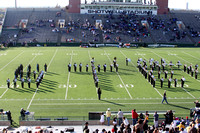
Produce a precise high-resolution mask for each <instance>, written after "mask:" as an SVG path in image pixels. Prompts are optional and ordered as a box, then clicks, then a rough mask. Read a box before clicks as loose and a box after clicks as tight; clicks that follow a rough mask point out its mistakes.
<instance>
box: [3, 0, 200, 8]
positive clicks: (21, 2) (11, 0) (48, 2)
mask: <svg viewBox="0 0 200 133" xmlns="http://www.w3.org/2000/svg"><path fill="white" fill-rule="evenodd" d="M90 1H92V0H88V2H90ZM147 1H148V0H147ZM68 2H69V0H17V6H18V7H55V6H56V5H60V6H61V7H64V6H66V5H68ZM82 2H84V0H82ZM187 2H188V3H189V6H188V7H189V9H192V10H200V6H199V5H200V0H169V8H173V9H186V3H187ZM2 7H3V8H5V7H15V0H0V8H2Z"/></svg>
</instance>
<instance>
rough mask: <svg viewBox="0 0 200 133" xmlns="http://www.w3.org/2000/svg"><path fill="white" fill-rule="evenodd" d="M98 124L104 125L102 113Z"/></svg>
mask: <svg viewBox="0 0 200 133" xmlns="http://www.w3.org/2000/svg"><path fill="white" fill-rule="evenodd" d="M100 123H101V125H104V114H103V112H102V113H101V116H100Z"/></svg>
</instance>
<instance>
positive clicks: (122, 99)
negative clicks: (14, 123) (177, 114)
mask: <svg viewBox="0 0 200 133" xmlns="http://www.w3.org/2000/svg"><path fill="white" fill-rule="evenodd" d="M199 98H200V97H199ZM158 99H162V98H145V99H144V98H133V99H130V98H128V99H127V98H113V99H111V98H104V99H103V100H113V101H119V100H120V101H132V100H158ZM168 99H170V100H182V99H188V100H194V99H196V98H191V97H187V98H186V97H185V98H183V97H179V98H171V97H168ZM24 100H28V101H29V100H31V99H6V98H5V99H0V101H24ZM34 101H65V99H34ZM68 101H99V100H98V99H86V98H84V99H68Z"/></svg>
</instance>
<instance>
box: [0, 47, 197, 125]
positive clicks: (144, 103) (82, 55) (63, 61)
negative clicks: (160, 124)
mask: <svg viewBox="0 0 200 133" xmlns="http://www.w3.org/2000/svg"><path fill="white" fill-rule="evenodd" d="M92 57H94V58H95V66H97V65H98V64H100V65H101V72H100V73H97V75H98V77H99V86H100V87H101V89H102V100H101V101H99V100H98V99H97V91H96V88H95V85H94V81H93V76H92V72H91V67H89V72H86V71H85V65H86V64H89V65H90V60H91V58H92ZM114 57H117V63H118V64H119V72H118V73H117V72H115V71H114V72H110V71H109V70H110V68H109V64H110V63H111V62H112V61H113V58H114ZM126 57H127V58H130V59H131V62H129V65H128V66H126V64H125V58H126ZM161 57H162V58H164V59H165V60H166V62H167V63H169V62H170V61H172V62H173V63H174V64H176V62H177V61H178V60H180V61H181V63H182V64H187V65H190V64H191V63H192V64H193V67H194V65H195V64H200V63H199V62H200V58H199V57H200V49H199V48H156V49H153V48H139V49H135V48H133V49H119V48H87V49H84V48H69V47H50V48H47V47H37V48H9V49H5V50H1V52H0V60H1V63H0V108H3V109H4V110H10V111H11V113H12V116H13V118H14V120H15V121H16V122H17V121H18V118H19V116H20V113H19V112H20V109H21V108H24V109H26V110H29V111H30V112H35V116H68V117H69V116H76V117H79V116H80V118H81V116H87V115H88V112H90V111H91V112H93V111H106V109H107V108H108V107H109V108H111V111H118V109H119V108H121V109H122V111H131V110H132V109H134V108H136V109H137V110H138V111H139V110H141V111H145V110H149V111H151V110H169V109H172V110H175V111H176V115H177V116H188V115H189V109H190V108H192V107H194V104H193V101H194V100H196V99H199V96H200V76H199V77H198V80H196V79H194V78H193V77H191V76H190V75H188V74H187V73H185V72H183V66H181V69H178V68H177V66H173V70H174V78H175V77H176V78H177V79H178V83H179V84H180V79H181V77H182V76H184V77H185V79H186V82H185V84H186V86H185V87H184V89H182V88H181V87H177V88H174V87H171V88H170V89H169V88H167V80H165V82H164V88H162V89H161V88H160V81H159V80H158V79H157V81H156V87H155V88H153V87H152V86H151V85H150V84H149V83H148V81H147V80H146V79H145V78H144V77H143V76H142V74H141V73H140V72H138V68H136V65H137V59H138V58H143V59H146V60H147V61H148V60H149V58H153V59H154V60H158V61H159V63H160V58H161ZM75 62H76V63H77V64H78V65H79V63H80V62H81V63H82V64H83V71H82V72H79V70H78V71H77V72H74V70H73V67H72V72H71V73H69V72H68V67H67V65H68V63H71V64H73V63H75ZM37 63H39V64H40V69H41V70H42V69H44V67H43V66H44V64H45V63H47V65H48V72H47V73H46V74H45V76H44V79H43V81H42V83H41V85H40V87H39V88H38V89H37V88H36V84H35V81H34V80H33V76H32V75H31V78H32V84H31V88H30V89H29V88H28V85H27V83H25V88H24V89H23V88H21V82H20V81H18V82H17V84H18V85H19V86H18V88H15V89H14V88H13V87H12V88H10V89H7V86H6V80H7V78H10V79H11V85H12V80H13V78H14V71H15V69H16V68H17V67H18V66H19V65H20V64H23V65H24V71H25V72H26V70H27V66H28V64H31V66H32V71H33V70H36V64H37ZM104 63H106V64H107V72H106V73H105V72H103V66H102V65H103V64H104ZM147 64H148V69H149V63H147ZM167 69H168V70H169V71H170V68H169V67H167ZM154 75H155V77H156V78H157V71H154ZM24 76H25V75H24ZM162 76H163V77H164V74H163V73H162V74H161V77H162ZM168 76H169V75H168ZM172 84H173V82H172ZM164 90H167V97H168V102H169V103H170V104H168V105H167V104H161V100H162V95H163V92H164Z"/></svg>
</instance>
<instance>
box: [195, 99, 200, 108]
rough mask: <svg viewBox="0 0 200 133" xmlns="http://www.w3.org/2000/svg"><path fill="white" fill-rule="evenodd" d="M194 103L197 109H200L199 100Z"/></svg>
mask: <svg viewBox="0 0 200 133" xmlns="http://www.w3.org/2000/svg"><path fill="white" fill-rule="evenodd" d="M194 103H195V107H196V108H200V103H199V101H198V100H196V101H195V102H194Z"/></svg>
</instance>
